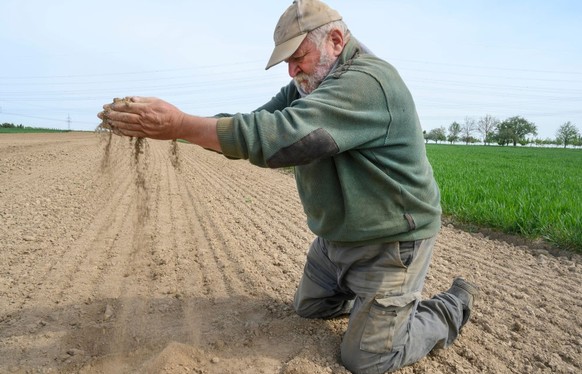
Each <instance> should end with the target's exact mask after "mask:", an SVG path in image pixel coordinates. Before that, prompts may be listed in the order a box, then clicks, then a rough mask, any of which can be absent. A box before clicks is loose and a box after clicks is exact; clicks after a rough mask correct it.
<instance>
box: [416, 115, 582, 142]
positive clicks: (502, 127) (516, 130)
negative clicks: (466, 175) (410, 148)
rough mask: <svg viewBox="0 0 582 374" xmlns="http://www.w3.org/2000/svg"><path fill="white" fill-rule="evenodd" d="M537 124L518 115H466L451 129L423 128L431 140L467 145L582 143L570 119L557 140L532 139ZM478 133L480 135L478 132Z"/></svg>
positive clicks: (535, 133) (426, 136) (559, 131)
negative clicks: (475, 116)
mask: <svg viewBox="0 0 582 374" xmlns="http://www.w3.org/2000/svg"><path fill="white" fill-rule="evenodd" d="M537 131H538V129H537V126H536V125H535V124H534V123H533V122H530V121H528V120H526V119H525V118H523V117H520V116H515V117H510V118H507V119H506V120H504V121H500V120H499V119H497V118H495V117H493V116H491V115H489V114H487V115H486V116H484V117H482V118H480V119H479V120H475V119H474V118H471V117H465V121H464V122H463V123H458V122H456V121H455V122H453V123H451V124H450V125H449V127H448V128H445V127H444V126H441V127H439V128H436V129H432V130H430V131H429V132H426V131H424V139H425V140H426V142H427V143H428V142H429V141H434V142H435V143H438V142H449V143H451V144H453V143H457V142H463V143H465V144H473V143H480V142H482V143H484V144H485V145H490V144H499V145H501V146H506V145H513V146H517V145H518V144H520V145H526V144H535V145H538V146H540V145H557V146H563V147H564V148H566V147H567V146H575V147H581V146H582V136H581V135H580V130H579V129H578V128H577V127H576V126H575V125H574V124H573V123H571V122H570V121H568V122H566V123H564V124H563V125H561V126H560V127H559V128H558V130H557V131H556V138H555V139H544V140H542V139H538V138H535V139H531V138H528V136H529V135H532V136H537V134H538V133H537ZM477 134H479V136H480V137H479V138H477V137H475V135H477Z"/></svg>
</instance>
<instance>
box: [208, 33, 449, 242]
mask: <svg viewBox="0 0 582 374" xmlns="http://www.w3.org/2000/svg"><path fill="white" fill-rule="evenodd" d="M217 131H218V137H219V140H220V144H221V146H222V152H223V154H224V155H225V156H227V157H229V158H240V159H248V160H249V161H250V162H251V163H253V164H255V165H258V166H261V167H271V168H278V167H284V166H295V179H296V182H297V188H298V191H299V196H300V198H301V202H302V203H303V207H304V210H305V214H306V215H307V223H308V226H309V228H310V229H311V230H312V231H313V233H315V234H316V235H318V236H321V237H322V238H324V239H326V240H329V241H332V242H336V243H338V244H341V245H353V246H357V245H363V244H372V243H381V242H390V241H408V240H418V239H426V238H429V237H431V236H434V235H435V234H436V233H437V232H438V230H439V228H440V214H441V209H440V203H439V190H438V187H437V184H436V182H435V180H434V177H433V172H432V168H431V166H430V164H429V162H428V159H427V157H426V151H425V144H424V138H423V135H422V129H421V127H420V123H419V119H418V115H417V113H416V108H415V105H414V101H413V99H412V96H411V94H410V92H409V91H408V89H407V87H406V85H405V84H404V82H403V81H402V79H401V78H400V76H399V74H398V72H397V71H396V70H395V69H394V67H392V66H391V65H390V64H388V63H387V62H385V61H383V60H381V59H379V58H377V57H375V56H373V55H371V54H366V53H363V52H362V50H361V48H360V46H359V44H358V42H357V41H356V40H355V39H352V40H351V41H349V42H348V44H347V45H346V46H345V48H344V50H343V52H342V54H341V56H340V57H339V61H338V64H337V65H336V67H335V68H334V69H333V70H332V72H330V74H329V75H328V76H327V77H326V78H325V79H324V81H323V82H322V83H321V84H320V86H319V87H318V88H317V89H315V90H314V91H313V92H312V93H311V94H309V95H307V96H305V97H304V98H301V97H300V95H299V93H298V90H297V88H296V87H295V85H294V83H293V82H291V83H290V84H289V85H287V86H285V87H283V88H282V89H281V91H280V92H279V93H278V94H277V95H276V96H275V97H273V98H272V99H271V101H269V102H268V103H267V104H265V105H263V106H262V107H260V108H258V109H257V110H255V111H253V112H252V113H249V114H240V113H239V114H235V115H233V116H230V117H221V118H219V120H218V128H217Z"/></svg>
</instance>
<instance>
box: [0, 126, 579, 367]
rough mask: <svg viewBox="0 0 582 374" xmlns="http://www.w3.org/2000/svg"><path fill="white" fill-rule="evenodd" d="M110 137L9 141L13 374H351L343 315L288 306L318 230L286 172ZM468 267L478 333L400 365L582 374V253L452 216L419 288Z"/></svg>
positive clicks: (6, 292) (4, 242)
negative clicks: (510, 237) (456, 222)
mask: <svg viewBox="0 0 582 374" xmlns="http://www.w3.org/2000/svg"><path fill="white" fill-rule="evenodd" d="M106 140H107V139H103V138H102V136H98V135H97V134H92V133H66V134H30V135H0V373H57V372H58V373H309V374H312V373H314V374H318V373H340V374H341V373H344V374H345V373H347V371H346V370H345V369H344V368H343V367H342V366H341V363H340V361H339V343H340V340H341V336H342V333H343V331H344V330H345V328H346V324H347V319H346V318H340V319H334V320H307V319H302V318H300V317H298V316H296V315H295V314H294V312H293V310H292V308H291V300H292V297H293V293H294V291H295V288H296V285H297V282H298V280H299V277H300V275H301V272H302V268H303V265H304V261H305V253H306V250H307V248H308V246H309V244H310V242H311V240H312V239H313V234H312V233H310V232H309V230H308V229H307V227H306V224H305V217H304V214H303V211H302V207H301V205H300V202H299V200H298V197H297V193H296V189H295V184H294V181H293V178H292V177H291V176H290V175H286V174H283V173H281V172H278V171H276V170H266V169H260V168H257V167H254V166H252V165H250V164H249V163H247V162H246V161H231V160H227V159H226V158H224V157H223V156H221V155H219V154H215V153H212V152H208V151H204V150H202V149H200V148H198V147H196V146H192V145H187V144H178V145H177V146H176V145H175V144H172V143H171V142H161V141H148V142H147V143H145V144H142V153H140V154H138V155H136V154H135V149H136V147H135V146H134V145H133V144H130V142H129V140H128V139H127V138H118V137H113V138H112V139H111V143H110V144H109V148H108V150H107V144H108V142H107V141H106ZM178 149H179V152H178V153H176V151H177V150H178ZM177 161H179V162H177ZM456 275H463V276H465V277H467V278H468V279H470V280H472V281H474V282H476V283H478V284H479V285H480V286H481V288H482V293H483V298H482V299H481V300H480V302H479V303H478V304H477V310H476V312H475V313H474V315H473V318H472V321H471V323H470V324H469V325H467V327H466V328H465V329H464V331H463V333H462V335H461V336H460V338H459V339H458V340H457V341H456V342H455V344H454V345H453V346H452V347H450V348H449V349H447V350H440V351H436V352H434V353H432V354H430V355H429V356H428V357H426V358H425V359H423V360H421V361H420V362H418V363H417V364H415V365H413V366H411V367H407V368H404V369H402V370H401V371H400V373H408V374H410V373H433V374H434V373H496V374H498V373H580V372H582V301H581V299H582V290H581V284H582V261H581V258H580V256H578V255H573V254H568V253H562V254H557V255H556V254H554V253H553V252H551V251H548V250H547V249H545V248H544V247H543V246H542V245H541V244H530V245H523V244H516V243H515V242H508V241H506V240H501V239H499V238H492V237H491V236H490V235H484V234H482V233H481V234H479V233H473V234H471V233H467V232H463V231H461V230H459V229H456V228H455V227H453V226H451V225H447V224H444V226H443V229H442V232H441V234H440V237H439V239H438V243H437V245H436V250H435V256H434V260H433V263H432V266H431V268H430V271H429V275H428V278H427V282H426V287H425V290H424V294H423V296H424V297H427V298H428V297H430V296H431V295H433V294H436V293H438V292H440V291H442V290H445V289H447V288H448V287H449V284H450V282H451V280H452V279H453V277H454V276H456Z"/></svg>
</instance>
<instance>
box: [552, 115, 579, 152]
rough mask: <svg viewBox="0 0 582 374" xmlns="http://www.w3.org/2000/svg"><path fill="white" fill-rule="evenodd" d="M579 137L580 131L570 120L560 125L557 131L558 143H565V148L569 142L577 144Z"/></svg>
mask: <svg viewBox="0 0 582 374" xmlns="http://www.w3.org/2000/svg"><path fill="white" fill-rule="evenodd" d="M579 137H580V131H579V130H578V128H577V127H576V126H575V125H574V124H572V123H571V122H570V121H568V122H566V123H564V124H563V125H562V126H560V128H559V129H558V131H556V143H557V144H563V145H564V148H566V147H567V146H568V144H572V145H575V143H576V142H577V139H578V138H579Z"/></svg>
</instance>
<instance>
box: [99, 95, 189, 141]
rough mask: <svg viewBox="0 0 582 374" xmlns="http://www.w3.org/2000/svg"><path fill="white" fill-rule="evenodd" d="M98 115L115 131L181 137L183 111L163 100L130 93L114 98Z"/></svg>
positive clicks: (152, 136)
mask: <svg viewBox="0 0 582 374" xmlns="http://www.w3.org/2000/svg"><path fill="white" fill-rule="evenodd" d="M97 116H98V117H99V118H101V119H102V120H103V127H105V128H109V129H111V130H112V131H113V132H114V133H115V134H117V135H125V136H133V137H137V138H151V139H159V140H172V139H178V138H180V132H181V130H182V123H183V121H184V117H185V114H184V113H183V112H182V111H181V110H179V109H178V108H176V107H175V106H173V105H172V104H170V103H167V102H165V101H163V100H160V99H157V98H154V97H138V96H133V97H126V98H125V99H114V100H113V103H111V104H106V105H104V106H103V111H102V112H100V113H99V114H98V115H97Z"/></svg>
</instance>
